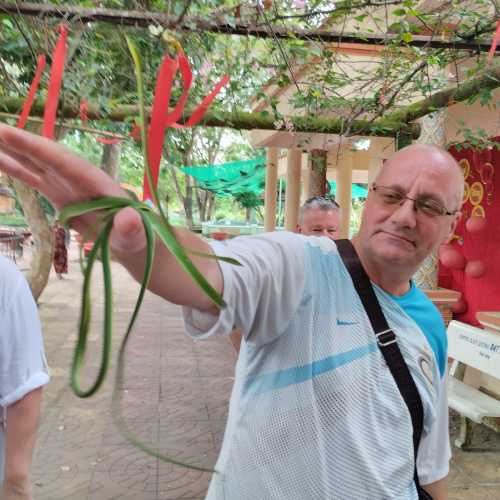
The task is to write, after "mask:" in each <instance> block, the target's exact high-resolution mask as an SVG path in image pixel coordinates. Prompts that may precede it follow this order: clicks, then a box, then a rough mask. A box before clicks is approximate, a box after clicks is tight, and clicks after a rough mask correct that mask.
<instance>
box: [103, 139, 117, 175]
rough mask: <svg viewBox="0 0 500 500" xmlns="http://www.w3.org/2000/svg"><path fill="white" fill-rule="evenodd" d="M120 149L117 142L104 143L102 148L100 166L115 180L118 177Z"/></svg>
mask: <svg viewBox="0 0 500 500" xmlns="http://www.w3.org/2000/svg"><path fill="white" fill-rule="evenodd" d="M121 150H122V146H121V144H119V143H118V144H104V145H103V148H102V157H101V168H102V169H103V170H104V172H106V173H107V174H108V175H109V176H110V177H111V178H112V179H114V180H115V181H117V180H118V179H119V166H120V155H121Z"/></svg>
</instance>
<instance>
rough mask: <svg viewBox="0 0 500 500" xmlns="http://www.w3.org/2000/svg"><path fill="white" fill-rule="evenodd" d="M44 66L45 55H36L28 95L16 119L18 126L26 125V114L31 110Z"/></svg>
mask: <svg viewBox="0 0 500 500" xmlns="http://www.w3.org/2000/svg"><path fill="white" fill-rule="evenodd" d="M44 68H45V55H44V54H42V55H39V56H38V63H37V66H36V71H35V76H34V77H33V81H32V82H31V85H30V90H29V92H28V96H27V97H26V101H25V102H24V106H23V110H22V112H21V115H20V116H19V120H18V121H17V126H18V127H19V128H24V127H25V126H26V122H27V121H28V116H29V114H30V111H31V106H32V105H33V100H34V99H35V94H36V91H37V90H38V85H40V79H41V78H42V73H43V69H44Z"/></svg>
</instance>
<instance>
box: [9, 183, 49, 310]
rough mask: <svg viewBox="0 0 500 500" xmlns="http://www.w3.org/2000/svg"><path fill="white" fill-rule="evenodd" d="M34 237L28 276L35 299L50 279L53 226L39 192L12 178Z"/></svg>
mask: <svg viewBox="0 0 500 500" xmlns="http://www.w3.org/2000/svg"><path fill="white" fill-rule="evenodd" d="M11 181H12V186H13V188H14V189H15V190H16V193H17V196H18V198H19V202H20V204H21V206H22V207H23V211H24V215H25V216H26V220H27V222H28V225H29V227H30V230H31V234H32V237H33V242H34V245H33V252H32V259H31V265H30V270H29V271H28V274H27V276H26V279H27V280H28V283H29V285H30V288H31V292H32V293H33V297H35V300H38V298H39V297H40V295H41V293H42V292H43V290H44V288H45V286H46V285H47V282H48V280H49V275H50V269H51V267H52V259H53V254H54V237H53V232H52V227H51V226H50V224H49V221H48V220H47V216H46V215H45V213H44V211H43V209H42V206H41V205H40V201H39V199H38V195H37V192H36V191H35V190H34V189H31V188H30V187H28V186H26V185H25V184H23V183H22V182H20V181H18V180H16V179H11Z"/></svg>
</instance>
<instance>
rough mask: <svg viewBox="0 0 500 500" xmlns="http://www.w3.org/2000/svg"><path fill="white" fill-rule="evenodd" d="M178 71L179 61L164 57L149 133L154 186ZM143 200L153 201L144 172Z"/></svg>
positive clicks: (149, 159) (149, 150) (150, 163)
mask: <svg viewBox="0 0 500 500" xmlns="http://www.w3.org/2000/svg"><path fill="white" fill-rule="evenodd" d="M176 71H177V60H176V59H170V57H164V58H163V61H162V63H161V66H160V69H159V70H158V77H157V80H156V86H155V95H154V98H153V106H152V108H151V123H150V126H149V133H148V162H149V167H150V169H151V177H152V181H153V184H154V185H155V186H156V185H157V184H158V175H159V172H160V161H161V154H162V149H163V138H164V135H165V129H166V125H165V116H164V112H165V109H168V104H169V101H170V93H171V90H172V83H173V81H174V76H175V72H176ZM143 186H144V190H143V196H142V199H143V200H152V199H153V198H152V187H151V186H150V185H149V182H148V179H147V175H146V172H144V184H143Z"/></svg>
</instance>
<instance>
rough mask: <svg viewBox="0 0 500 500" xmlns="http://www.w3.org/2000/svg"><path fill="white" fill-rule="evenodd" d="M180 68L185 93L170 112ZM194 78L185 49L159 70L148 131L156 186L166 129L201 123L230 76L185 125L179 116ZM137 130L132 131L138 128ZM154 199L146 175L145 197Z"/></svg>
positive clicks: (165, 61)
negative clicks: (169, 106)
mask: <svg viewBox="0 0 500 500" xmlns="http://www.w3.org/2000/svg"><path fill="white" fill-rule="evenodd" d="M178 69H179V71H180V74H181V78H182V94H181V96H180V98H179V100H178V101H177V104H176V105H175V106H174V109H173V110H172V111H171V112H170V113H169V112H168V105H169V102H170V95H171V91H172V85H173V83H174V78H175V74H176V72H177V70H178ZM192 82H193V73H192V71H191V68H190V67H189V61H188V59H187V57H186V56H185V54H184V53H183V52H182V51H181V52H180V53H179V54H178V56H177V57H176V58H175V60H173V59H171V58H169V57H168V56H165V57H164V59H163V61H162V64H161V66H160V69H159V71H158V79H157V81H156V87H155V95H154V98H153V106H152V109H151V122H150V126H149V131H148V162H149V166H150V168H151V174H152V181H153V183H154V185H155V186H156V185H157V184H158V175H159V171H160V161H161V155H162V152H163V141H164V137H165V130H166V129H167V128H168V127H173V128H187V127H193V126H194V125H196V124H197V123H199V122H200V121H201V119H202V118H203V116H204V115H205V113H206V111H207V109H208V107H209V106H210V104H211V103H212V101H213V100H214V98H215V96H216V95H217V94H218V93H219V92H220V90H221V89H222V87H223V86H224V85H226V84H227V83H228V82H229V76H227V75H226V76H224V78H223V79H222V80H221V81H220V82H219V83H218V84H217V85H216V86H215V87H214V89H213V90H212V92H210V94H208V95H207V96H206V97H205V98H204V99H203V101H202V102H201V104H200V105H199V106H198V107H197V108H196V109H195V111H194V112H193V113H192V115H191V116H190V117H189V119H188V120H187V121H186V123H185V124H184V125H182V124H179V123H177V120H179V119H180V117H181V116H182V113H183V111H184V108H185V106H186V102H187V98H188V95H189V89H190V88H191V84H192ZM134 130H135V128H134ZM134 130H133V131H132V132H134ZM132 132H131V135H132ZM151 199H152V189H151V187H150V186H149V182H148V180H147V177H146V175H144V188H143V200H151Z"/></svg>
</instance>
